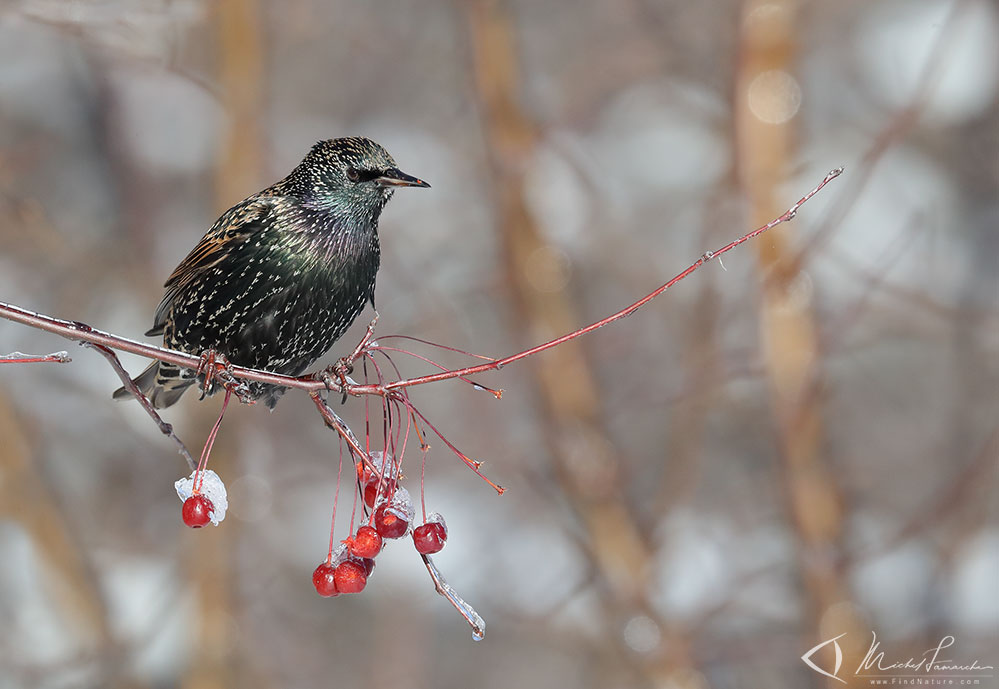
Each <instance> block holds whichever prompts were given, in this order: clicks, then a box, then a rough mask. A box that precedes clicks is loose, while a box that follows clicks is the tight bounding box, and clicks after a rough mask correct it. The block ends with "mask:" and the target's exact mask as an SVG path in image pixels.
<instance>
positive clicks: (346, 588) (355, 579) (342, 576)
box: [333, 560, 368, 593]
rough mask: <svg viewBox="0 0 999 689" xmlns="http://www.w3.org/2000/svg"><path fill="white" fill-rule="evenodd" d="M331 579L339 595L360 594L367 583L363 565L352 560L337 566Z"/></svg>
mask: <svg viewBox="0 0 999 689" xmlns="http://www.w3.org/2000/svg"><path fill="white" fill-rule="evenodd" d="M333 577H334V579H335V580H336V590H337V591H338V592H339V593H360V592H361V591H363V590H364V585H365V584H367V583H368V574H367V572H365V571H364V565H363V564H361V563H359V562H355V561H354V560H347V561H346V562H341V563H340V564H339V565H337V567H336V572H335V573H334V575H333Z"/></svg>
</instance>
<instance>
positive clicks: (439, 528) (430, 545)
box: [413, 522, 447, 555]
mask: <svg viewBox="0 0 999 689" xmlns="http://www.w3.org/2000/svg"><path fill="white" fill-rule="evenodd" d="M446 542H447V530H446V529H445V528H444V525H443V524H441V523H440V522H427V523H426V524H421V525H420V526H418V527H416V529H414V530H413V544H414V545H415V546H416V551H417V552H418V553H421V554H423V555H431V554H433V553H439V552H440V551H441V550H443V549H444V544H445V543H446Z"/></svg>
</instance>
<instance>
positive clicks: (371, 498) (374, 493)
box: [364, 479, 378, 507]
mask: <svg viewBox="0 0 999 689" xmlns="http://www.w3.org/2000/svg"><path fill="white" fill-rule="evenodd" d="M377 498H378V480H377V479H376V480H374V481H372V482H371V483H369V484H368V485H366V486H364V504H365V505H367V506H368V507H374V506H375V500H376V499H377Z"/></svg>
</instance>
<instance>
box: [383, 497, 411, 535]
mask: <svg viewBox="0 0 999 689" xmlns="http://www.w3.org/2000/svg"><path fill="white" fill-rule="evenodd" d="M408 529H409V521H408V520H407V519H406V516H405V515H404V514H403V513H402V512H401V511H400V510H397V509H395V508H393V507H392V506H391V505H390V504H389V503H387V502H386V503H382V504H381V505H379V507H378V509H377V510H375V530H377V531H378V533H379V535H381V537H382V538H402V537H403V536H404V535H406V531H407V530H408Z"/></svg>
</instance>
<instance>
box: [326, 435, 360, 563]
mask: <svg viewBox="0 0 999 689" xmlns="http://www.w3.org/2000/svg"><path fill="white" fill-rule="evenodd" d="M342 475H343V439H342V438H341V439H340V463H339V465H338V466H337V470H336V490H335V491H333V517H332V518H331V519H330V549H329V552H328V553H327V554H326V562H327V563H332V562H333V544H334V543H335V540H334V538H333V531H334V529H336V506H337V503H339V502H340V477H341V476H342ZM350 530H351V532H353V530H354V520H353V517H351V521H350Z"/></svg>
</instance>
